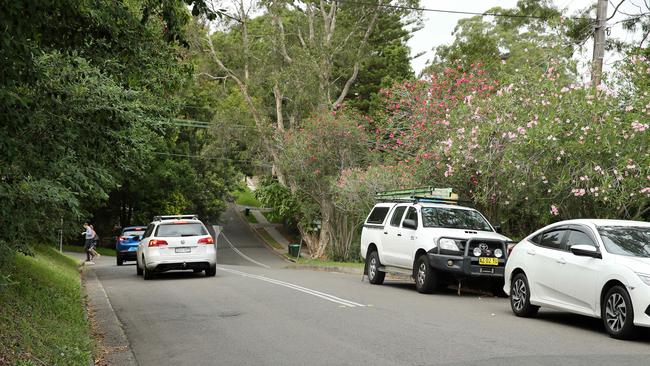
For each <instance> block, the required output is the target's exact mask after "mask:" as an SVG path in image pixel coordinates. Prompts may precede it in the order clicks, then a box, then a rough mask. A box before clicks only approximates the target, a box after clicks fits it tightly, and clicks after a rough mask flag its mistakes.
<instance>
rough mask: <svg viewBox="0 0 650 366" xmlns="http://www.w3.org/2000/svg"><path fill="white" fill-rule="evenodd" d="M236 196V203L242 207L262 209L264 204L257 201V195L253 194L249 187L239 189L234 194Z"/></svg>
mask: <svg viewBox="0 0 650 366" xmlns="http://www.w3.org/2000/svg"><path fill="white" fill-rule="evenodd" d="M233 195H234V196H235V203H237V204H238V205H242V206H251V207H260V206H262V203H261V202H260V201H259V200H258V199H257V197H256V194H255V193H253V191H251V190H250V189H249V188H248V187H247V186H242V187H239V188H237V190H235V191H234V192H233Z"/></svg>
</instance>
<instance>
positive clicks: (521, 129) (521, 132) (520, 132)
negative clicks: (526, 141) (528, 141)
mask: <svg viewBox="0 0 650 366" xmlns="http://www.w3.org/2000/svg"><path fill="white" fill-rule="evenodd" d="M517 132H519V134H520V135H525V134H526V129H525V128H523V127H517Z"/></svg>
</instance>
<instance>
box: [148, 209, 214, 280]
mask: <svg viewBox="0 0 650 366" xmlns="http://www.w3.org/2000/svg"><path fill="white" fill-rule="evenodd" d="M216 265H217V248H216V245H215V242H214V239H213V238H212V236H210V234H209V233H208V230H207V229H206V227H205V225H203V223H202V222H201V221H199V219H198V218H197V216H196V215H177V216H156V217H155V218H154V221H153V222H152V223H150V224H149V226H147V230H146V231H145V233H144V235H143V238H142V240H141V241H140V244H138V249H137V265H136V272H137V274H138V275H144V279H145V280H149V279H151V278H153V276H154V275H155V273H157V272H165V271H170V270H193V271H194V272H201V271H205V275H206V276H207V277H212V276H214V275H215V274H216Z"/></svg>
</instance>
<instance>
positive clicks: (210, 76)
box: [197, 72, 228, 80]
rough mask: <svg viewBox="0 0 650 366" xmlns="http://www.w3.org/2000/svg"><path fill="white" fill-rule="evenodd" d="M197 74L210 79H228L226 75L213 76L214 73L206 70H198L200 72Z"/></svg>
mask: <svg viewBox="0 0 650 366" xmlns="http://www.w3.org/2000/svg"><path fill="white" fill-rule="evenodd" d="M197 76H207V77H208V78H210V79H212V80H226V79H228V76H214V75H210V74H208V73H207V72H200V73H198V74H197Z"/></svg>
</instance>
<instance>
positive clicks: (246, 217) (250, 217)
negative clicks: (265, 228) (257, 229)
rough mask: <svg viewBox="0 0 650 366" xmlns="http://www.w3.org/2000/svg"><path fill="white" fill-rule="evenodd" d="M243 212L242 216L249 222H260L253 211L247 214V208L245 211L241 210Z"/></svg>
mask: <svg viewBox="0 0 650 366" xmlns="http://www.w3.org/2000/svg"><path fill="white" fill-rule="evenodd" d="M241 214H242V216H244V218H245V219H246V221H248V222H249V223H251V224H257V223H259V222H258V221H257V218H256V217H255V215H253V214H252V213H250V212H249V213H248V215H246V210H244V211H242V212H241Z"/></svg>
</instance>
